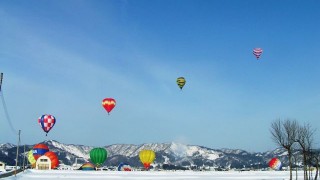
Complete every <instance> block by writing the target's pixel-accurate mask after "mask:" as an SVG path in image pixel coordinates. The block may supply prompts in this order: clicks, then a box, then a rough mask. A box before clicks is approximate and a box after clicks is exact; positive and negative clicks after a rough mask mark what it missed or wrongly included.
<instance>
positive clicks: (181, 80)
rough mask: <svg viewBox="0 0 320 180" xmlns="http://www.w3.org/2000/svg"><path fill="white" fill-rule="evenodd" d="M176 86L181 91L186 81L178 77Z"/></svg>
mask: <svg viewBox="0 0 320 180" xmlns="http://www.w3.org/2000/svg"><path fill="white" fill-rule="evenodd" d="M177 84H178V86H179V88H180V89H182V88H183V86H184V85H185V84H186V80H185V79H184V77H178V78H177Z"/></svg>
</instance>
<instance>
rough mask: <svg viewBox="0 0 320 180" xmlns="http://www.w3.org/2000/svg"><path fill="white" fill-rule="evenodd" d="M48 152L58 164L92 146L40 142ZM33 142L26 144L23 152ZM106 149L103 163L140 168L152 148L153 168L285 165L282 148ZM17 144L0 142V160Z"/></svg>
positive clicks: (11, 160) (80, 159)
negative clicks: (143, 153)
mask: <svg viewBox="0 0 320 180" xmlns="http://www.w3.org/2000/svg"><path fill="white" fill-rule="evenodd" d="M42 143H44V144H46V145H47V146H48V147H49V149H50V151H53V152H56V153H57V155H58V157H59V160H60V162H61V163H63V164H66V165H72V164H74V163H75V162H76V161H77V163H79V164H82V163H84V162H87V161H89V158H90V156H89V152H90V150H91V149H93V148H94V147H91V146H84V145H74V144H63V143H60V142H58V141H54V140H50V141H44V142H42ZM33 146H34V145H27V146H26V147H25V149H26V152H27V151H29V150H30V149H32V147H33ZM104 148H106V149H107V151H108V158H107V161H106V162H105V165H106V166H117V165H118V164H119V163H120V162H126V163H129V164H130V165H131V166H135V167H141V166H142V164H141V163H140V161H139V156H138V154H139V152H140V150H142V149H152V150H154V151H155V152H156V160H155V162H154V164H153V166H154V167H159V168H162V167H168V165H170V167H180V168H183V167H187V168H197V167H204V166H207V167H208V166H210V167H215V168H239V169H240V168H244V167H245V168H263V167H267V162H268V161H269V160H270V159H271V158H272V157H275V156H276V157H278V158H280V159H281V161H282V162H283V163H284V164H286V163H287V161H286V153H285V151H284V150H282V149H276V150H274V151H268V152H264V153H250V152H247V151H244V150H239V149H210V148H207V147H202V146H195V145H184V144H180V143H174V142H172V143H148V144H141V145H133V144H114V145H109V146H105V147H104ZM23 152H24V147H23V146H20V147H19V158H20V159H21V160H20V162H23V161H22V158H23ZM15 157H16V146H15V145H13V144H0V161H4V162H6V163H7V164H12V165H13V164H15Z"/></svg>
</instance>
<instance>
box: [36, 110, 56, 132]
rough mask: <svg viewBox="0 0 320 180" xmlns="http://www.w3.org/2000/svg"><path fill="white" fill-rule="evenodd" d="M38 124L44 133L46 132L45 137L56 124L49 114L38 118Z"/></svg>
mask: <svg viewBox="0 0 320 180" xmlns="http://www.w3.org/2000/svg"><path fill="white" fill-rule="evenodd" d="M38 123H39V124H40V126H41V128H42V129H43V131H44V132H46V136H47V134H48V132H49V131H50V130H51V129H52V128H53V126H54V125H55V124H56V118H55V117H54V116H52V115H50V114H45V115H42V116H40V117H39V119H38Z"/></svg>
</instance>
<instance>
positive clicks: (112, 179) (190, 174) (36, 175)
mask: <svg viewBox="0 0 320 180" xmlns="http://www.w3.org/2000/svg"><path fill="white" fill-rule="evenodd" d="M293 175H294V176H293V177H294V179H295V172H294V173H293ZM298 176H299V178H298V179H303V173H302V172H298ZM4 179H6V180H11V179H12V180H13V179H19V180H34V179H42V180H46V179H51V180H52V179H73V180H74V179H80V180H96V179H108V180H119V179H132V180H133V179H135V180H139V179H141V180H157V179H180V180H200V179H201V180H206V179H207V180H213V179H214V180H228V179H229V180H238V179H241V180H269V179H270V180H271V179H272V180H284V179H289V172H288V171H243V172H238V171H224V172H221V171H208V172H201V171H200V172H196V171H175V172H174V171H131V172H125V171H62V170H47V171H44V170H26V171H25V172H22V173H19V174H18V175H17V176H16V177H14V176H12V177H8V178H4Z"/></svg>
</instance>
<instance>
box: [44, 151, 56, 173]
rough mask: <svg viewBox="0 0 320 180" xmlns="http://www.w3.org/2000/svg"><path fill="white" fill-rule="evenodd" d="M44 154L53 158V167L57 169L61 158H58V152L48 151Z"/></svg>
mask: <svg viewBox="0 0 320 180" xmlns="http://www.w3.org/2000/svg"><path fill="white" fill-rule="evenodd" d="M44 155H45V156H47V157H48V158H49V159H50V160H51V169H55V168H56V167H58V166H59V159H58V156H57V155H56V153H54V152H52V151H48V152H46V153H45V154H44Z"/></svg>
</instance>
